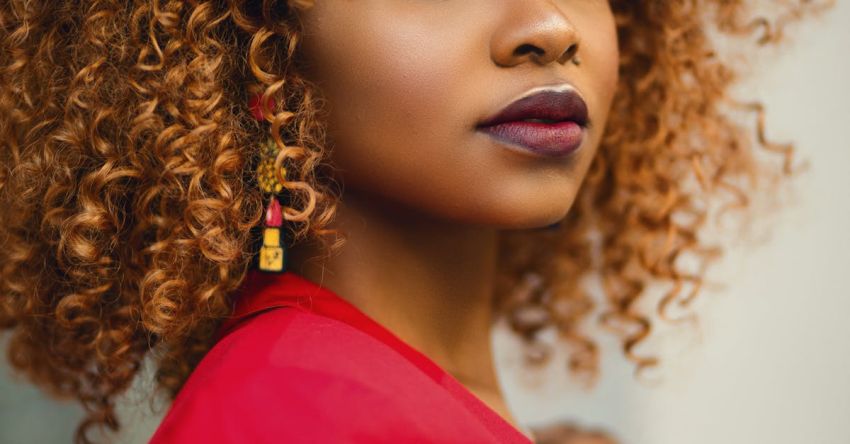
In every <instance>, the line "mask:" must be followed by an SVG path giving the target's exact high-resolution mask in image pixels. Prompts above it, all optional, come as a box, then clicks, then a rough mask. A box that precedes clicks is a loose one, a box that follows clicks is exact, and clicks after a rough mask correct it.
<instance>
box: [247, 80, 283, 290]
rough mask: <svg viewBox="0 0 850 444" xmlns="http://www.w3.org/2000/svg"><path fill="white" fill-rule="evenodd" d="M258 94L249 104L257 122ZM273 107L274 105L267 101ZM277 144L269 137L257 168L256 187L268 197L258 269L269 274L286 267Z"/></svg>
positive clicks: (260, 113)
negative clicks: (276, 168) (276, 170)
mask: <svg viewBox="0 0 850 444" xmlns="http://www.w3.org/2000/svg"><path fill="white" fill-rule="evenodd" d="M260 98H261V94H257V95H255V96H254V97H253V98H252V99H251V102H250V107H251V114H252V115H253V116H254V118H256V119H257V120H264V119H263V113H262V111H261V110H260ZM269 101H270V103H271V105H270V107H274V101H273V100H272V99H269ZM278 151H279V150H278V148H277V144H275V142H274V139H272V138H271V137H269V138H268V139H267V140H266V142H265V143H264V144H263V147H262V149H261V150H260V162H259V164H258V165H257V184H258V185H259V187H260V190H261V191H263V193H265V194H268V195H269V201H268V204H267V205H266V211H265V217H264V218H263V244H262V245H261V246H260V254H259V256H258V257H257V268H258V269H259V270H260V271H265V272H269V273H285V272H286V266H287V262H288V261H287V252H286V242H285V238H284V236H283V211H282V209H281V206H280V201H279V200H278V194H279V193H280V192H281V191H283V184H282V183H281V182H280V180H278V174H276V172H275V160H276V159H277V153H278ZM279 177H280V179H281V180H286V169H285V168H284V167H283V166H281V167H280V170H279Z"/></svg>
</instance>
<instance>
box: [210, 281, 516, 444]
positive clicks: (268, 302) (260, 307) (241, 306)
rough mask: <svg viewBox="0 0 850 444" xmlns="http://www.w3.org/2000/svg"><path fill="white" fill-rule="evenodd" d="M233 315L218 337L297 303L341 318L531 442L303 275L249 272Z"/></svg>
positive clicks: (500, 427) (492, 424)
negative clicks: (267, 313) (259, 316)
mask: <svg viewBox="0 0 850 444" xmlns="http://www.w3.org/2000/svg"><path fill="white" fill-rule="evenodd" d="M234 296H235V299H236V300H235V306H234V310H233V314H232V315H231V316H229V317H227V318H225V320H224V322H223V323H222V324H221V326H220V327H219V329H218V332H217V334H216V339H215V341H216V342H218V341H219V340H221V339H222V338H223V337H224V336H226V335H227V334H229V333H230V332H232V331H233V329H234V328H235V327H236V326H237V325H238V324H239V323H240V322H242V321H244V320H245V319H247V318H249V317H252V316H254V315H257V314H259V313H262V312H264V311H266V310H270V309H273V308H278V307H287V306H289V307H298V308H301V309H304V310H307V311H309V312H312V313H316V314H319V315H322V316H325V317H329V318H333V319H337V320H339V321H342V322H345V323H347V324H349V325H350V326H352V327H354V328H357V329H358V330H361V331H363V332H365V333H367V334H369V335H371V336H373V337H375V338H376V339H378V340H379V341H381V342H384V343H385V344H387V345H389V346H390V347H391V348H393V349H394V350H395V351H396V352H398V353H400V354H402V355H403V356H404V357H405V358H407V359H408V360H409V361H411V362H412V363H413V364H414V365H415V366H416V367H417V368H419V369H420V370H421V371H422V372H424V373H425V374H426V375H427V376H428V377H430V378H431V379H432V380H434V382H436V383H437V384H438V385H440V386H441V387H443V388H444V389H446V390H447V391H449V393H451V394H452V396H454V397H455V398H456V399H457V400H459V401H460V402H461V403H462V404H463V405H464V406H465V407H466V408H468V409H469V410H470V411H471V412H472V413H473V414H476V417H478V418H481V419H482V422H483V423H484V425H485V426H486V427H487V428H488V429H490V430H491V431H492V432H493V433H494V434H496V435H497V436H514V438H515V439H516V440H522V441H523V442H526V443H533V441H532V440H531V438H530V437H529V436H527V435H526V434H525V433H523V432H522V431H520V430H519V429H518V428H517V427H514V426H513V425H512V424H511V423H510V422H508V421H507V420H506V419H505V418H503V417H502V416H501V415H499V414H498V413H497V412H496V411H495V410H493V409H492V408H491V407H490V406H489V405H488V404H486V403H485V402H484V401H482V400H481V399H480V398H478V397H477V396H476V395H475V394H474V393H473V392H472V391H471V390H470V389H468V388H467V387H466V386H465V385H463V383H461V382H460V381H459V380H458V379H457V378H455V377H454V376H452V374H451V373H449V372H448V371H446V370H445V369H443V368H442V367H441V366H440V365H439V364H437V363H436V362H435V361H433V360H432V359H431V358H429V357H428V356H427V355H425V354H424V353H422V352H420V351H419V350H418V349H416V348H415V347H413V346H412V345H410V344H408V343H407V342H405V341H404V340H403V339H401V338H400V337H398V336H397V335H396V334H395V333H393V332H392V331H390V330H389V329H388V328H386V327H384V326H383V325H382V324H380V323H379V322H378V321H377V320H375V319H373V318H372V317H371V316H369V315H368V314H366V313H365V312H363V311H362V310H360V309H359V308H358V307H357V306H355V305H354V304H352V303H351V302H349V301H348V300H346V299H344V298H343V297H341V296H339V295H338V294H336V293H335V292H334V291H332V290H330V289H329V288H326V287H323V286H322V285H321V284H319V283H316V282H314V281H312V280H310V279H308V278H306V277H304V276H301V275H299V274H296V273H294V272H292V271H287V272H285V273H265V272H262V271H258V270H249V271H248V274H247V276H246V278H245V280H244V282H243V283H242V285H241V286H240V288H239V289H238V290H237V291H236V293H235V295H234Z"/></svg>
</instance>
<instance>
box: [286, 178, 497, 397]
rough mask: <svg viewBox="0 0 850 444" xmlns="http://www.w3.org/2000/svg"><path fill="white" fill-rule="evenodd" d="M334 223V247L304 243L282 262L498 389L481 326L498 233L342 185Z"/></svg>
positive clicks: (485, 324)
mask: <svg viewBox="0 0 850 444" xmlns="http://www.w3.org/2000/svg"><path fill="white" fill-rule="evenodd" d="M334 228H341V229H342V231H343V232H344V233H345V234H346V237H347V239H346V244H345V246H344V247H343V249H342V250H341V251H340V252H338V253H337V254H335V255H332V256H330V257H321V256H319V253H318V252H317V251H316V250H315V249H314V247H311V246H309V245H307V244H303V245H296V246H294V247H293V248H291V249H290V251H289V258H290V260H289V262H290V269H291V270H292V271H294V272H295V273H297V274H300V275H302V276H304V277H306V278H308V279H310V280H312V281H314V282H316V283H319V284H321V285H322V286H323V287H325V288H328V289H329V290H331V291H333V292H335V293H336V294H338V295H339V296H340V297H342V298H344V299H346V300H347V301H349V302H351V303H352V304H353V305H355V306H356V307H358V308H359V309H360V310H361V311H363V312H364V313H366V314H367V315H369V316H370V317H372V318H373V319H375V320H376V321H377V322H379V323H380V324H382V325H383V326H384V327H386V328H388V329H389V330H390V331H392V332H393V333H394V334H395V335H397V336H398V337H399V338H401V339H402V340H404V341H405V342H407V343H408V344H410V345H411V346H413V347H414V348H416V349H417V350H419V351H420V352H422V353H424V354H425V355H426V356H428V357H429V358H430V359H432V360H433V361H434V362H436V363H437V364H438V365H440V366H441V367H442V368H444V369H446V370H447V371H448V372H449V373H452V374H453V376H455V377H457V379H459V380H461V381H463V382H465V383H466V384H468V385H469V386H478V389H480V390H482V391H495V392H496V393H498V392H499V388H498V387H499V386H498V382H497V378H496V373H495V369H494V366H493V355H492V347H491V343H490V330H491V325H492V324H491V319H492V307H491V304H492V297H493V283H494V278H495V273H496V260H497V247H498V245H497V232H496V230H495V229H494V228H491V227H480V226H479V227H476V226H471V225H464V224H459V223H452V222H448V221H445V220H438V219H433V218H430V217H427V216H424V215H422V214H421V213H416V212H413V211H411V210H407V209H404V207H402V206H401V205H394V204H389V203H385V202H378V201H377V200H376V199H363V198H358V196H357V195H356V194H355V193H352V192H347V193H346V199H345V201H344V202H342V203H340V205H339V207H338V209H337V213H336V218H335V221H334Z"/></svg>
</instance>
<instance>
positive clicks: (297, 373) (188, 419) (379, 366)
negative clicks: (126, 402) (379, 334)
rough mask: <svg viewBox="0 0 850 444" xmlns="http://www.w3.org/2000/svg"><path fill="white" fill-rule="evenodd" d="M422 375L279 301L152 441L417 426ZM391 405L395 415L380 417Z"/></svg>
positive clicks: (232, 345)
mask: <svg viewBox="0 0 850 444" xmlns="http://www.w3.org/2000/svg"><path fill="white" fill-rule="evenodd" d="M423 378H425V377H424V375H423V374H422V373H421V372H417V371H416V369H415V368H411V365H410V363H409V362H407V361H405V360H404V359H403V358H401V356H399V355H398V354H397V353H394V352H393V351H392V349H390V348H389V347H388V346H387V345H386V344H384V343H382V342H380V341H378V340H376V339H374V338H372V337H371V336H369V335H368V334H367V333H365V332H363V331H360V330H358V329H357V328H355V327H353V326H351V325H349V324H346V323H345V322H342V321H339V320H336V319H331V318H328V317H325V316H321V315H317V314H314V313H311V312H308V311H304V310H301V309H297V308H291V307H287V308H275V309H271V310H268V311H265V312H261V313H259V314H257V315H254V316H253V317H251V318H248V319H246V320H244V321H243V322H242V323H240V324H239V325H237V326H236V328H235V329H234V330H233V331H232V332H230V333H229V334H228V335H226V336H225V337H224V338H222V339H221V340H220V341H219V342H218V343H216V345H215V346H214V347H213V348H212V349H210V351H209V352H208V353H207V355H206V356H205V357H204V358H203V359H202V361H201V362H200V363H199V364H198V366H197V367H196V369H195V370H194V371H193V373H192V375H191V376H190V377H189V379H188V380H187V382H186V384H185V385H184V387H183V388H182V389H181V391H180V393H179V394H178V395H177V397H176V398H175V400H174V402H173V403H172V406H171V408H170V410H169V411H168V412H167V414H166V416H165V418H164V419H163V421H162V423H161V424H160V427H159V428H158V429H157V431H156V433H155V435H154V437H153V440H152V441H151V442H153V443H164V442H183V441H184V440H192V441H198V440H199V438H202V439H200V441H199V442H201V441H202V442H257V443H262V442H272V441H279V440H280V439H281V437H283V436H289V437H293V438H294V437H299V438H309V439H311V440H323V441H328V442H343V441H344V439H343V435H348V436H350V434H351V433H355V432H356V433H366V435H365V436H369V435H368V433H370V431H369V430H368V428H369V427H377V424H381V427H383V433H386V432H387V430H386V427H387V426H391V424H392V423H393V422H395V423H398V424H399V425H400V426H401V427H409V426H410V423H411V421H410V419H411V418H412V417H413V416H415V415H416V412H415V410H414V409H412V408H411V406H410V405H405V404H404V403H402V402H401V398H400V394H402V393H406V394H415V393H417V392H421V391H422V387H425V386H426V384H427V383H428V382H429V381H427V380H426V379H423ZM405 397H406V396H405ZM389 412H393V415H394V417H393V418H386V419H380V418H379V416H380V415H381V414H385V415H386V414H388V413H389ZM405 417H408V419H404V418H405ZM376 419H377V421H376ZM412 422H416V420H415V419H414V420H412ZM370 424H371V426H370ZM403 424H406V425H403ZM371 432H374V433H382V432H381V431H379V430H377V429H376V430H373V431H371ZM407 432H409V430H408V431H407ZM424 432H425V430H423V433H424ZM396 433H397V434H396V436H403V435H404V433H405V431H403V430H398V431H396ZM398 433H400V434H401V435H398ZM423 436H425V435H423Z"/></svg>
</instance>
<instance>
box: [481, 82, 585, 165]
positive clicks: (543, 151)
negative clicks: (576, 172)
mask: <svg viewBox="0 0 850 444" xmlns="http://www.w3.org/2000/svg"><path fill="white" fill-rule="evenodd" d="M529 120H532V121H529ZM541 120H542V121H541ZM589 126H590V120H589V116H588V109H587V103H586V102H585V101H584V99H582V97H581V95H580V94H579V93H578V91H577V90H576V89H575V88H574V87H573V86H572V85H569V84H564V85H560V86H556V87H552V86H548V87H539V88H534V89H532V90H530V91H528V92H526V93H525V94H523V95H522V96H520V97H519V98H518V99H516V100H514V101H513V102H511V103H510V104H509V105H507V106H506V107H504V108H502V110H501V111H499V112H497V113H496V114H494V115H492V116H491V117H488V118H486V119H485V120H483V121H482V122H481V123H479V124H478V125H477V126H476V129H477V130H478V131H481V132H483V133H485V134H487V135H489V136H491V137H493V138H495V139H497V140H498V141H500V142H506V143H507V144H509V145H511V146H512V147H519V148H522V149H525V150H528V151H531V152H533V153H536V154H539V155H543V156H547V157H563V156H567V155H569V154H571V153H573V152H574V151H576V150H577V149H578V148H579V147H581V144H582V142H583V141H584V138H585V132H586V129H587V128H588V127H589Z"/></svg>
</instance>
